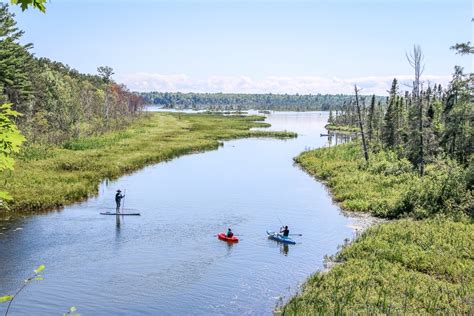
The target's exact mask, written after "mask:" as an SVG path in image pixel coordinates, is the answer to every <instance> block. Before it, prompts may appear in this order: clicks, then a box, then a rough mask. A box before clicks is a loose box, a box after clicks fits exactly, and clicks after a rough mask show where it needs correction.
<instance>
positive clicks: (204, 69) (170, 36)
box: [14, 0, 474, 94]
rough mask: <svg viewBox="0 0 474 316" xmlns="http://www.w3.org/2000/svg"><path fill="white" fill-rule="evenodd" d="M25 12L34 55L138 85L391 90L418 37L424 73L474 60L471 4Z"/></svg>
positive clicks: (119, 3) (113, 4) (157, 4)
mask: <svg viewBox="0 0 474 316" xmlns="http://www.w3.org/2000/svg"><path fill="white" fill-rule="evenodd" d="M14 11H15V13H16V14H17V20H18V24H19V26H20V27H21V28H22V29H23V30H25V36H24V39H23V41H24V42H32V43H34V49H33V52H34V53H35V54H36V55H37V56H45V57H49V58H51V59H54V60H58V61H61V62H64V63H66V64H69V65H70V66H72V67H74V68H76V69H78V70H80V71H82V72H89V73H94V72H95V71H96V68H97V66H101V65H109V66H111V67H113V68H114V70H115V76H114V78H115V79H116V80H117V81H120V82H123V83H125V84H127V85H128V86H129V87H130V88H131V89H133V90H142V91H143V90H159V91H185V92H186V91H196V92H218V91H223V92H274V93H285V92H287V93H297V92H298V93H318V92H321V93H348V92H350V91H351V89H352V84H353V83H359V85H361V86H362V87H363V88H364V91H365V92H367V93H372V92H375V93H379V94H380V93H384V91H385V90H386V89H388V88H389V82H390V81H391V78H393V77H394V76H397V77H399V78H401V80H402V81H403V80H407V81H408V80H409V79H410V78H411V73H412V70H411V69H410V66H409V64H408V63H407V61H406V57H405V52H406V51H409V50H410V49H412V46H413V44H415V43H416V44H419V45H420V46H421V47H422V49H423V52H424V54H425V64H426V70H425V80H427V81H431V82H435V81H436V82H437V81H439V82H443V83H445V82H446V81H447V80H448V79H449V75H450V74H451V73H452V70H453V67H454V65H456V64H459V65H463V66H464V67H465V68H466V71H472V58H471V57H460V56H457V55H455V54H454V52H453V51H452V50H450V49H449V47H450V46H451V45H453V44H454V43H456V42H461V41H467V40H472V31H473V28H472V27H473V25H474V23H471V17H472V16H474V14H473V8H472V1H471V0H445V1H441V0H435V1H426V0H425V1H424V0H412V1H408V0H400V1H389V0H364V1H362V0H360V1H349V0H332V1H329V0H326V1H317V0H314V1H309V0H308V1H298V0H292V1H290V0H288V1H284V0H274V1H271V0H253V1H250V0H226V1H224V0H221V1H219V0H207V1H206V0H201V1H198V0H189V1H187V0H158V1H152V0H97V1H92V0H80V1H79V0H76V1H72V0H50V2H49V3H48V4H47V13H46V14H42V13H40V12H37V11H32V10H29V11H28V12H25V13H21V11H20V10H18V9H14Z"/></svg>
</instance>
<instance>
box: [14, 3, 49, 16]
mask: <svg viewBox="0 0 474 316" xmlns="http://www.w3.org/2000/svg"><path fill="white" fill-rule="evenodd" d="M10 2H11V3H12V4H14V5H19V6H21V9H22V10H23V11H25V10H26V9H28V7H30V6H31V7H33V8H35V9H38V10H40V11H41V12H43V13H45V12H46V6H45V3H46V0H10Z"/></svg>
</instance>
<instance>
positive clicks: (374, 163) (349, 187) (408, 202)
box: [295, 143, 474, 219]
mask: <svg viewBox="0 0 474 316" xmlns="http://www.w3.org/2000/svg"><path fill="white" fill-rule="evenodd" d="M295 161H296V162H297V163H299V164H300V165H301V166H302V168H303V169H305V170H306V171H307V172H308V173H310V174H312V175H314V176H316V177H318V178H320V179H321V180H323V181H325V182H326V184H327V185H328V186H329V187H330V188H331V193H332V195H333V197H334V199H335V200H336V201H338V202H340V205H341V207H342V208H343V209H346V210H349V211H355V212H370V213H372V214H373V215H375V216H379V217H388V218H401V217H413V218H417V219H422V218H429V217H432V216H434V215H436V214H445V215H448V216H454V217H456V218H462V217H472V216H473V215H474V214H473V213H472V211H473V206H474V197H473V195H472V190H471V186H472V183H471V182H472V169H469V168H468V169H464V168H463V167H461V166H459V165H457V164H456V163H455V162H454V161H451V160H448V159H439V160H437V161H435V162H433V163H431V164H429V165H427V166H426V175H425V176H424V177H419V176H418V174H417V172H416V171H415V170H413V168H412V166H411V164H410V162H409V161H407V160H406V159H399V158H398V157H397V156H396V154H395V153H393V152H385V151H381V152H378V153H371V155H370V161H369V164H366V163H365V161H364V158H363V156H362V153H361V150H360V146H359V145H358V144H356V143H349V144H344V145H339V146H335V147H329V148H321V149H317V150H312V151H307V152H303V153H302V154H301V155H299V156H298V157H296V158H295Z"/></svg>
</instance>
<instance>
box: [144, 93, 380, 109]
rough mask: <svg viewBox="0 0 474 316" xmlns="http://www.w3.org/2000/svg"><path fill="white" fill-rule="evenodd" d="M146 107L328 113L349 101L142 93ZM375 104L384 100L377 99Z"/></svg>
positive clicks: (342, 97) (339, 97)
mask: <svg viewBox="0 0 474 316" xmlns="http://www.w3.org/2000/svg"><path fill="white" fill-rule="evenodd" d="M140 95H141V96H142V97H143V98H144V99H145V101H146V103H147V104H154V105H158V106H162V107H164V108H176V109H209V110H214V111H219V110H224V111H227V110H238V111H241V110H248V109H255V110H275V111H285V110H287V111H328V110H330V109H337V108H339V107H340V106H341V105H342V104H344V103H348V102H350V100H351V98H352V96H350V95H344V94H334V95H331V94H319V93H318V94H314V95H312V94H309V95H303V94H302V95H300V94H295V95H290V94H272V93H266V94H243V93H181V92H143V93H140ZM375 98H376V100H377V101H381V100H383V99H384V97H380V96H376V97H375Z"/></svg>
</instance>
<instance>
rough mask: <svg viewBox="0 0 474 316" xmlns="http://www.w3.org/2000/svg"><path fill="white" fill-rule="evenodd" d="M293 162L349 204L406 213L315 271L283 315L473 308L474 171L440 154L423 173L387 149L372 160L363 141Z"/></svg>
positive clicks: (373, 229) (414, 312) (379, 212)
mask: <svg viewBox="0 0 474 316" xmlns="http://www.w3.org/2000/svg"><path fill="white" fill-rule="evenodd" d="M295 160H296V161H297V162H298V163H299V164H300V165H301V166H302V167H303V169H305V170H306V171H308V172H309V173H310V174H312V175H314V176H316V177H318V178H319V179H321V180H323V181H325V182H326V183H327V185H328V186H329V187H330V189H331V192H332V194H333V196H334V198H335V199H336V200H337V201H338V202H339V203H340V204H341V206H342V207H343V208H344V209H346V210H351V211H359V212H371V213H372V214H374V215H377V216H381V217H388V218H402V219H398V220H394V221H390V222H387V223H384V224H381V225H377V226H373V227H371V228H369V229H368V230H367V231H365V232H364V233H362V234H361V235H360V236H359V237H357V238H356V239H355V240H354V241H353V242H352V243H346V244H345V245H344V246H343V247H342V248H341V250H340V251H339V252H338V253H337V254H336V255H335V256H333V260H334V261H335V262H336V263H335V264H334V265H333V267H332V269H330V270H329V271H326V272H317V273H316V274H314V275H313V276H312V277H310V278H309V279H308V280H307V282H306V284H305V285H304V287H303V289H302V292H301V293H300V294H299V295H297V296H295V297H293V298H292V299H291V300H290V301H289V302H288V303H287V304H286V305H285V306H284V308H283V314H284V315H348V314H355V315H359V314H366V315H372V314H388V315H406V314H409V315H423V314H438V315H461V314H463V315H472V314H473V313H474V224H473V222H472V219H473V218H472V192H471V191H470V190H469V188H468V187H469V180H468V179H469V177H470V176H469V170H466V169H463V168H461V167H459V166H457V165H456V164H455V163H453V162H450V161H448V160H441V161H436V162H435V163H433V164H431V165H429V166H428V167H427V174H426V176H425V177H424V178H419V177H418V176H417V175H416V172H414V171H413V170H412V167H411V165H410V164H409V163H408V162H407V161H405V160H403V159H399V158H398V157H396V156H395V155H394V154H393V153H390V152H380V153H377V154H372V157H371V160H370V162H369V164H368V165H367V164H366V163H365V162H364V161H363V157H362V154H361V151H360V148H359V146H358V144H357V143H350V144H345V145H340V146H336V147H332V148H324V149H317V150H313V151H308V152H304V153H302V154H301V155H300V156H298V157H297V158H295ZM470 210H471V211H470ZM407 217H410V218H407ZM420 219H421V220H420Z"/></svg>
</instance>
